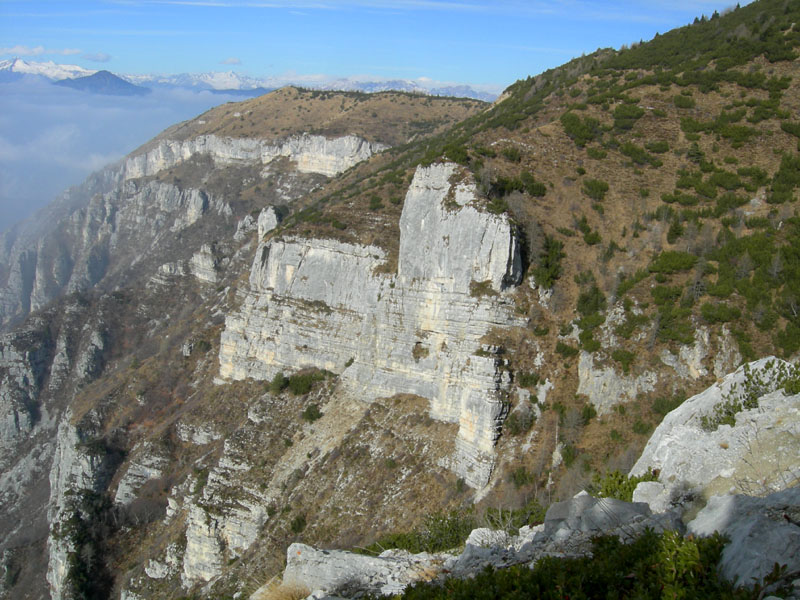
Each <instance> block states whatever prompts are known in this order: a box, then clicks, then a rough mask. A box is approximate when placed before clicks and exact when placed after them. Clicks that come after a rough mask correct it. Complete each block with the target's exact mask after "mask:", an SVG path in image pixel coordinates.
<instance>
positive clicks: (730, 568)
mask: <svg viewBox="0 0 800 600" xmlns="http://www.w3.org/2000/svg"><path fill="white" fill-rule="evenodd" d="M784 515H786V516H788V517H789V518H791V519H793V520H794V522H795V524H792V523H789V522H788V521H787V520H786V519H785V518H784ZM798 521H800V487H794V488H790V489H787V490H783V491H781V492H775V493H773V494H770V495H769V496H767V497H766V498H753V497H750V496H740V495H736V496H713V497H712V498H711V499H710V500H709V501H708V504H707V505H706V506H705V508H703V510H701V511H700V512H699V513H698V515H697V517H696V518H695V519H694V520H693V521H691V522H690V523H689V524H688V526H687V529H688V530H689V532H690V533H692V534H694V535H701V536H707V535H711V534H712V533H714V532H715V531H718V532H720V533H721V534H723V535H725V536H726V537H728V538H729V539H730V542H729V543H728V545H727V546H726V547H725V550H724V551H723V553H722V559H721V560H720V570H721V574H722V576H723V577H725V578H726V579H729V580H733V579H734V577H738V581H737V583H738V585H740V586H741V585H747V586H749V585H751V584H752V582H753V581H754V580H756V581H762V580H763V579H764V577H765V576H766V575H768V574H769V573H770V571H772V567H773V565H774V564H775V563H778V564H779V565H786V567H787V571H788V572H789V573H797V572H798V571H800V527H798V526H797V525H796V523H797V522H798Z"/></svg>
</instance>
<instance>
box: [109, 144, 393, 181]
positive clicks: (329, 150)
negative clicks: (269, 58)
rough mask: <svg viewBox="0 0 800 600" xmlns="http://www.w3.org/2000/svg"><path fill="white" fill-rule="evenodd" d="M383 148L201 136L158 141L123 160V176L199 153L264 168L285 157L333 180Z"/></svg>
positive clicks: (131, 176)
mask: <svg viewBox="0 0 800 600" xmlns="http://www.w3.org/2000/svg"><path fill="white" fill-rule="evenodd" d="M386 148H387V146H385V145H383V144H378V143H370V142H368V141H366V140H364V139H362V138H360V137H357V136H354V135H347V136H343V137H338V138H330V139H329V138H326V137H324V136H321V135H297V136H293V137H290V138H288V139H286V140H283V141H269V140H262V139H257V138H230V137H218V136H215V135H201V136H197V137H195V138H192V139H189V140H161V141H159V142H158V144H157V145H156V146H155V147H154V148H151V149H150V150H148V151H147V152H144V153H142V154H138V155H136V156H132V157H130V158H128V159H127V160H126V161H125V166H124V173H125V175H124V177H125V179H136V178H139V177H148V176H150V175H155V174H156V173H158V172H160V171H163V170H165V169H169V168H172V167H174V166H175V165H177V164H180V163H181V162H183V161H185V160H188V159H190V158H192V157H193V156H195V155H200V154H204V155H208V156H211V157H212V158H213V160H214V162H215V163H216V164H219V165H230V164H237V163H261V164H265V165H266V164H268V163H270V162H272V161H273V160H275V159H276V158H280V157H287V158H289V159H290V160H293V161H294V162H295V163H296V164H297V170H298V171H300V172H302V173H319V174H321V175H325V176H327V177H332V176H334V175H337V174H339V173H341V172H342V171H346V170H347V169H349V168H350V167H352V166H353V165H355V164H356V163H359V162H361V161H362V160H366V159H367V158H369V157H370V156H371V155H372V154H374V153H376V152H380V151H381V150H385V149H386Z"/></svg>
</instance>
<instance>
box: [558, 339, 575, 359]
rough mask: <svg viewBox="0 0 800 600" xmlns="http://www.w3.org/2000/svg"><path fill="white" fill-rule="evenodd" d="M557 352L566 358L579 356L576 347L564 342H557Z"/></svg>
mask: <svg viewBox="0 0 800 600" xmlns="http://www.w3.org/2000/svg"><path fill="white" fill-rule="evenodd" d="M556 352H557V353H558V354H560V355H561V356H563V357H564V358H571V357H573V356H577V355H578V349H577V348H575V347H574V346H569V345H567V344H565V343H564V342H561V341H559V342H557V343H556Z"/></svg>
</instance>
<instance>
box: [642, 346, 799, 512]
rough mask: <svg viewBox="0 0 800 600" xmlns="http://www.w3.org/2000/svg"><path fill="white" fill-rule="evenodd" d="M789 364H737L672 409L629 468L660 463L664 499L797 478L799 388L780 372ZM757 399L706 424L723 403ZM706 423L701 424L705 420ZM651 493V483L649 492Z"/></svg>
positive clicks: (761, 487)
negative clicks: (730, 418)
mask: <svg viewBox="0 0 800 600" xmlns="http://www.w3.org/2000/svg"><path fill="white" fill-rule="evenodd" d="M793 369H795V367H793V366H792V365H791V364H789V363H787V362H785V361H782V360H780V359H777V358H774V357H771V358H763V359H761V360H758V361H755V362H753V363H750V364H748V365H743V366H742V367H740V368H739V369H737V370H736V371H735V372H734V373H731V374H730V375H728V376H726V377H725V378H724V379H723V380H722V381H720V382H718V383H715V384H714V385H712V386H711V387H709V388H708V389H707V390H705V391H704V392H702V393H700V394H698V395H696V396H693V397H692V398H689V399H688V400H686V401H685V402H684V403H683V404H681V405H680V406H679V407H678V408H676V409H675V410H673V411H672V412H670V413H669V414H668V415H667V416H666V417H665V418H664V420H663V421H662V423H661V424H660V425H659V426H658V427H657V428H656V430H655V432H654V433H653V435H652V436H651V438H650V440H649V441H648V443H647V446H645V449H644V451H643V452H642V455H641V457H640V458H639V460H638V461H637V462H636V464H635V465H634V466H633V468H632V469H631V474H633V475H641V474H642V473H644V472H646V471H647V470H648V469H650V468H654V469H658V470H659V472H660V475H659V481H660V482H661V485H663V486H664V488H663V490H662V492H660V494H663V495H665V498H662V499H661V500H659V502H660V503H661V504H660V505H661V506H666V505H667V504H668V503H669V501H670V500H671V499H675V498H676V497H677V496H678V495H680V494H683V493H686V492H689V491H691V492H697V493H700V494H702V496H704V497H706V498H708V497H710V496H712V495H715V494H727V493H737V492H738V493H748V494H753V495H762V494H765V493H768V492H770V491H775V490H780V489H784V488H786V487H788V486H790V485H793V484H794V485H796V483H797V482H798V481H800V461H798V458H797V457H798V456H800V394H786V393H785V392H784V391H783V389H782V385H781V384H780V381H781V373H784V374H786V373H789V372H791V371H792V370H793ZM748 398H750V399H753V400H756V401H757V402H756V404H755V407H754V408H749V409H744V410H741V411H740V412H738V413H737V414H736V415H735V423H736V424H735V425H734V426H731V425H728V424H720V425H719V426H718V427H716V428H714V427H712V426H709V424H708V423H709V420H713V419H714V416H715V414H716V413H715V411H716V410H717V407H720V406H721V405H723V404H724V403H726V402H743V401H745V400H747V399H748ZM704 418H705V419H706V425H705V426H704V420H703V419H704ZM648 495H649V497H651V498H653V497H654V496H655V495H659V493H655V494H654V490H649V491H648Z"/></svg>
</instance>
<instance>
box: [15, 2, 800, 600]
mask: <svg viewBox="0 0 800 600" xmlns="http://www.w3.org/2000/svg"><path fill="white" fill-rule="evenodd" d="M797 22H800V8H799V7H798V6H796V3H793V2H785V1H783V0H781V1H778V0H759V1H756V2H752V3H750V4H748V5H747V6H744V7H739V8H736V9H732V10H730V11H728V12H726V13H725V14H724V15H721V16H720V15H716V14H715V15H714V16H713V17H712V18H706V17H703V18H699V19H698V20H697V21H696V22H695V23H694V24H692V25H689V26H687V27H684V28H681V29H677V30H674V31H671V32H667V33H665V34H662V35H659V36H657V37H656V38H654V39H653V40H651V41H650V42H646V43H642V44H638V45H635V46H634V47H631V48H625V49H623V50H620V51H614V50H610V49H601V50H598V51H597V52H595V53H593V54H591V55H588V56H583V57H581V58H578V59H575V60H573V61H571V62H569V63H567V64H565V65H563V66H561V67H559V68H557V69H553V70H550V71H547V72H545V73H542V74H539V75H536V76H535V77H527V78H526V79H520V80H519V81H518V82H516V83H515V84H514V85H512V86H510V87H509V88H508V89H507V90H506V91H505V92H504V94H503V95H502V96H501V97H500V98H499V99H498V100H497V101H496V102H495V103H494V104H491V105H490V104H486V103H482V102H479V101H476V100H471V99H460V98H446V97H428V96H419V95H414V94H404V93H399V92H382V93H375V94H364V93H348V92H320V91H309V90H302V89H297V88H284V89H281V90H276V91H274V92H271V93H269V94H266V95H264V96H261V97H259V98H254V99H251V100H247V101H245V102H240V103H229V104H225V105H222V106H219V107H216V108H214V109H212V110H210V111H208V112H207V113H205V114H203V115H200V116H198V117H197V118H195V119H192V120H190V121H187V122H184V123H179V124H176V125H175V126H173V127H170V128H169V129H167V130H166V131H164V132H163V133H162V134H160V135H159V136H157V137H156V138H155V139H153V140H151V141H150V142H148V143H147V144H145V145H144V146H142V147H140V148H138V149H136V150H134V151H133V152H132V153H131V154H129V155H128V156H127V157H125V158H124V159H122V160H121V161H120V162H118V163H117V164H114V165H109V166H108V167H106V168H105V169H103V170H101V171H99V172H97V173H95V174H93V175H92V176H91V177H89V178H88V179H87V180H86V182H84V183H83V184H82V185H81V186H77V187H75V188H72V189H70V190H67V191H66V192H64V194H62V195H61V196H60V197H59V198H57V199H56V200H55V201H54V202H53V203H52V204H51V205H50V206H49V207H47V208H45V209H44V210H43V211H42V212H40V213H39V214H38V215H37V216H35V217H34V218H33V219H31V220H29V221H27V222H23V223H21V224H19V225H17V226H16V227H14V228H12V229H11V230H9V231H7V232H5V233H3V234H2V238H1V241H2V244H0V248H2V258H1V259H0V283H1V284H2V287H1V288H0V325H1V326H2V332H0V373H1V374H2V380H1V381H0V554H1V555H2V564H1V566H0V568H2V573H3V577H2V578H0V597H2V598H14V599H17V598H35V599H39V598H52V599H54V600H72V599H78V598H120V599H124V600H143V599H145V598H148V599H149V598H174V599H178V598H254V599H256V600H258V599H276V598H306V597H309V598H316V599H321V598H357V597H364V596H367V595H370V596H371V597H379V596H395V595H397V596H401V595H404V594H405V595H411V594H414V596H413V597H415V598H428V597H430V598H434V597H436V598H438V597H444V596H445V595H447V594H451V597H464V598H468V597H474V596H475V590H476V589H478V588H480V589H484V590H485V589H497V590H501V591H498V596H497V597H504V596H505V595H513V594H517V595H523V596H527V595H531V594H533V592H532V591H531V590H534V589H539V590H545V591H543V592H542V593H543V594H544V593H545V592H547V593H549V592H550V591H552V585H553V584H552V582H553V581H559V582H562V583H563V586H562V587H563V589H562V588H560V589H561V592H559V593H562V592H563V593H564V594H569V595H570V596H572V597H584V596H591V595H592V594H593V593H595V591H596V589H604V590H606V591H607V592H608V595H609V596H611V595H616V596H618V597H643V598H660V597H683V596H686V597H725V598H740V597H742V598H744V597H758V596H760V597H768V596H769V595H773V596H776V597H784V598H798V597H800V578H799V577H798V571H799V570H800V564H798V562H797V557H798V556H800V512H798V511H800V499H799V498H798V493H797V492H798V489H800V487H798V483H800V447H799V446H798V439H800V367H798V358H800V354H799V353H800V308H798V306H799V304H798V303H799V302H800V253H799V251H798V249H799V248H800V215H799V214H798V207H799V206H800V205H799V204H798V201H799V200H800V191H799V190H798V188H799V187H800V154H798V138H800V121H799V120H798V116H797V115H798V111H800V105H798V98H800V72H798V66H797V65H798V62H797V61H798V54H799V53H800V51H798V49H797V47H798V46H800V33H798V32H797V31H796V30H795V29H796V26H795V24H796V23H797ZM487 567H488V569H487ZM619 573H625V574H626V576H625V577H619ZM586 582H591V585H592V586H594V590H589V589H587V588H586V587H585V586H586V585H588V584H587V583H586ZM470 586H478V588H476V587H470ZM537 586H538V587H537ZM548 586H550V587H548ZM582 586H583V587H582Z"/></svg>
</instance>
